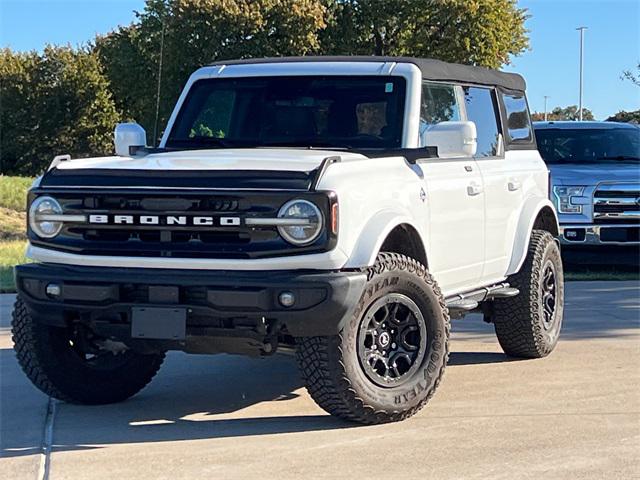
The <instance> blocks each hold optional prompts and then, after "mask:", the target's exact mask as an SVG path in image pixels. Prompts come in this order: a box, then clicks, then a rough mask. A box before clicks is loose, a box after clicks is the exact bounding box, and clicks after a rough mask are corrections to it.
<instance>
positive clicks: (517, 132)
mask: <svg viewBox="0 0 640 480" xmlns="http://www.w3.org/2000/svg"><path fill="white" fill-rule="evenodd" d="M502 102H503V103H504V109H505V112H506V114H507V134H508V136H509V138H508V140H509V141H512V142H518V141H521V142H531V141H532V140H533V135H532V132H531V120H530V118H529V109H528V108H527V100H526V98H525V97H524V93H516V94H506V93H503V94H502Z"/></svg>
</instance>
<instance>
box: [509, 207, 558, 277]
mask: <svg viewBox="0 0 640 480" xmlns="http://www.w3.org/2000/svg"><path fill="white" fill-rule="evenodd" d="M545 207H549V208H550V209H551V211H552V212H553V216H554V218H555V222H556V226H557V225H558V214H557V213H556V209H555V208H554V206H553V203H551V201H550V200H549V199H547V198H539V197H531V198H529V199H527V200H526V201H525V203H524V205H523V207H522V210H521V211H520V218H519V219H518V228H517V229H516V237H515V239H514V242H513V249H512V251H511V261H510V262H509V268H508V270H507V275H512V274H514V273H516V272H518V271H519V270H520V268H521V267H522V264H523V263H524V259H525V258H526V256H527V249H528V248H529V240H530V239H531V232H532V231H533V225H534V224H535V221H536V218H537V217H538V214H539V213H540V212H541V211H542V209H543V208H545Z"/></svg>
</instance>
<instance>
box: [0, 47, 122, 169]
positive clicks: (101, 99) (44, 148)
mask: <svg viewBox="0 0 640 480" xmlns="http://www.w3.org/2000/svg"><path fill="white" fill-rule="evenodd" d="M108 87H109V85H108V82H107V80H106V79H105V77H104V75H103V74H102V69H101V67H100V62H99V61H98V58H97V56H96V55H95V54H93V53H92V52H90V51H89V50H87V49H78V50H75V49H72V48H70V47H52V46H47V47H46V48H45V50H44V52H43V54H42V55H38V54H37V53H35V52H30V53H13V52H12V51H11V50H9V49H4V50H2V51H1V52H0V101H1V102H2V109H0V121H1V124H2V134H1V135H0V159H1V164H2V170H1V171H2V173H8V174H26V175H34V174H37V173H39V172H41V171H42V170H43V169H44V168H45V167H46V166H47V165H48V164H49V163H50V162H51V160H52V159H53V157H54V156H55V155H56V154H64V153H69V154H71V155H72V156H76V157H82V156H89V155H99V154H106V153H110V152H112V151H113V128H114V126H115V124H116V123H117V121H118V120H119V118H120V117H119V115H118V112H117V110H116V108H115V104H114V102H113V99H112V98H111V93H110V91H109V88H108Z"/></svg>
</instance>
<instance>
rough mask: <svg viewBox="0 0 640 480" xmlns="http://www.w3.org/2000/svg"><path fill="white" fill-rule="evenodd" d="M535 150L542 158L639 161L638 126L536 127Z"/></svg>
mask: <svg viewBox="0 0 640 480" xmlns="http://www.w3.org/2000/svg"><path fill="white" fill-rule="evenodd" d="M536 140H537V142H538V150H539V151H540V155H542V158H543V159H544V161H545V162H547V163H549V164H558V163H603V162H638V161H639V160H640V128H589V129H586V128H585V129H575V130H573V129H553V128H550V129H546V128H545V129H537V130H536Z"/></svg>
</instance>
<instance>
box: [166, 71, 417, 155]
mask: <svg viewBox="0 0 640 480" xmlns="http://www.w3.org/2000/svg"><path fill="white" fill-rule="evenodd" d="M406 90H407V82H406V79H405V78H404V77H401V76H381V75H380V76H379V75H375V76H374V75H361V76H346V75H345V76H343V75H310V76H260V77H238V78H215V79H202V80H198V81H196V82H194V84H193V85H192V86H191V88H190V89H189V92H188V93H187V96H186V98H185V100H184V102H183V103H182V105H181V107H180V111H179V112H178V114H177V116H176V119H175V121H174V123H173V125H172V127H171V131H170V132H169V135H168V136H167V141H166V144H165V146H166V147H167V148H169V149H182V148H184V149H192V148H255V147H278V146H282V147H311V148H339V149H358V148H379V149H390V148H401V147H402V142H403V134H404V128H405V109H406V102H407V100H406V99H407V93H406ZM223 92H226V93H224V94H223ZM305 93H306V94H307V95H303V94H305ZM214 95H217V96H215V97H214ZM224 95H227V96H228V95H233V100H231V101H230V104H231V106H230V107H227V111H226V112H224V114H225V115H228V118H227V117H224V119H222V120H221V118H222V117H221V116H218V115H217V112H218V111H220V112H222V111H223V110H224V108H225V107H224V106H223V107H216V108H215V109H214V108H213V107H211V106H207V105H211V103H214V104H215V102H217V101H218V100H219V99H222V98H224ZM207 102H208V103H207ZM207 109H208V110H207ZM205 110H206V112H205ZM214 111H215V112H216V114H215V115H214V114H212V112H214ZM207 112H208V114H209V115H211V117H210V118H212V120H211V123H215V122H218V121H222V122H223V123H224V121H226V123H225V124H224V126H225V127H226V128H227V129H228V133H227V131H223V130H222V129H219V130H214V128H217V125H216V126H214V128H208V127H210V125H207V129H203V128H202V125H203V124H202V122H201V123H198V124H197V126H196V123H195V122H196V121H198V119H199V118H201V117H202V116H203V115H204V114H205V113H207ZM274 112H275V113H274ZM269 115H271V116H269ZM371 118H372V119H371ZM251 122H254V123H251ZM286 122H288V124H287V123H286ZM367 122H368V123H367ZM282 123H284V126H282V125H281V124H282ZM195 127H197V132H196V128H195ZM287 128H288V129H289V130H287ZM363 128H364V129H368V130H369V131H365V132H362V131H361V130H362V129H363ZM305 129H306V130H305ZM202 131H204V132H205V133H206V135H207V136H206V137H205V136H201V135H199V133H200V132H202ZM291 132H293V133H291ZM196 133H198V135H196ZM209 135H211V136H209Z"/></svg>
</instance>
